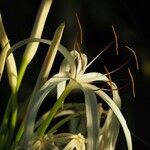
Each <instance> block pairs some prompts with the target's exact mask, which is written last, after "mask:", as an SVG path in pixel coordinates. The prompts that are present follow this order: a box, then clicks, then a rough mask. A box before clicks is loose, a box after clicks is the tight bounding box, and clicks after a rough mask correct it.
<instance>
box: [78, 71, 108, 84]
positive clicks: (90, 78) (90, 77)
mask: <svg viewBox="0 0 150 150" xmlns="http://www.w3.org/2000/svg"><path fill="white" fill-rule="evenodd" d="M77 80H78V82H79V83H80V82H83V83H90V82H94V81H103V82H107V81H109V79H108V78H107V77H106V76H105V75H104V74H101V73H97V72H92V73H85V74H81V75H78V76H77Z"/></svg>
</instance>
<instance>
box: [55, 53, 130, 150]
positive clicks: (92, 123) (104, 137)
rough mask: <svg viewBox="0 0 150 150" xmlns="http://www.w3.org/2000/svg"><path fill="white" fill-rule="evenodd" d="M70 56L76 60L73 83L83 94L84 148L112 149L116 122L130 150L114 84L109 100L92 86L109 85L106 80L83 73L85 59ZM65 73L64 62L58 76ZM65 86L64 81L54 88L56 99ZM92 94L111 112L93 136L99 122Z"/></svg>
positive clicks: (100, 75) (116, 127) (74, 54)
mask: <svg viewBox="0 0 150 150" xmlns="http://www.w3.org/2000/svg"><path fill="white" fill-rule="evenodd" d="M71 55H72V56H73V57H74V59H77V61H76V62H77V63H76V66H77V71H76V76H75V78H74V79H73V80H75V81H76V82H77V83H78V85H79V88H80V89H81V90H82V91H83V92H84V95H85V105H86V116H87V131H88V142H87V145H88V146H87V148H89V149H97V148H98V147H99V146H100V148H102V149H115V144H116V140H117V136H118V133H119V122H120V123H121V125H122V127H123V130H124V133H125V136H126V140H127V145H128V149H129V150H131V149H132V142H131V135H130V131H129V129H128V127H127V125H126V121H125V119H124V117H123V116H122V114H121V112H120V108H121V100H120V97H119V93H118V90H117V86H116V85H115V83H113V82H111V85H110V86H111V88H112V95H113V98H112V99H111V98H110V97H109V96H108V95H107V94H106V93H105V92H104V91H103V90H101V89H100V88H99V87H97V86H95V85H94V84H92V83H93V82H96V81H101V82H106V83H108V84H110V81H109V79H108V78H107V77H106V76H105V75H104V74H101V73H97V72H90V73H85V71H86V69H87V68H88V66H89V65H88V64H87V56H86V55H85V54H83V53H81V54H79V53H78V52H77V51H72V52H71ZM89 64H91V63H89ZM68 70H69V65H67V62H66V61H65V60H64V61H63V62H62V65H61V68H60V72H67V73H68ZM65 85H66V81H64V82H62V83H60V84H58V90H57V92H58V97H59V96H60V95H61V92H62V91H63V90H64V88H65ZM95 94H96V95H98V96H99V97H101V98H102V99H103V100H104V101H105V102H106V103H107V104H108V105H109V106H110V108H111V109H110V110H109V113H108V116H107V119H106V122H105V124H104V126H103V128H102V131H100V135H99V134H97V133H98V128H99V122H98V113H97V111H96V109H97V99H96V96H95ZM118 120H119V121H118ZM98 136H100V141H99V142H98V141H97V137H98ZM108 141H109V143H108ZM104 142H107V143H104ZM99 144H100V145H99ZM96 145H97V147H96Z"/></svg>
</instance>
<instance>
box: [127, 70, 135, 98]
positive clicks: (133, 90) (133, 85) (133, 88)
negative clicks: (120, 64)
mask: <svg viewBox="0 0 150 150" xmlns="http://www.w3.org/2000/svg"><path fill="white" fill-rule="evenodd" d="M128 72H129V75H130V78H131V82H132V92H133V96H134V97H135V84H134V79H133V76H132V74H131V71H130V68H128Z"/></svg>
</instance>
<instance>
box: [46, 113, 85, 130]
mask: <svg viewBox="0 0 150 150" xmlns="http://www.w3.org/2000/svg"><path fill="white" fill-rule="evenodd" d="M84 113H85V112H82V114H84ZM82 114H81V113H75V114H72V115H69V116H67V117H65V118H64V119H62V120H61V121H59V122H58V123H57V124H56V125H54V126H53V127H52V128H51V129H50V130H49V131H48V133H53V132H55V131H56V130H57V129H58V128H59V127H61V126H62V125H64V124H65V123H66V122H68V121H70V120H71V119H72V118H76V117H78V116H80V115H82Z"/></svg>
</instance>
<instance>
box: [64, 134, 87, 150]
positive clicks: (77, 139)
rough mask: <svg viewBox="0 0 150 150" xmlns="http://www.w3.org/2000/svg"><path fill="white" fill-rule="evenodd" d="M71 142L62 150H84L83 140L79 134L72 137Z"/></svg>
mask: <svg viewBox="0 0 150 150" xmlns="http://www.w3.org/2000/svg"><path fill="white" fill-rule="evenodd" d="M70 138H72V140H71V141H70V142H69V143H68V144H67V145H66V146H65V147H64V148H63V150H74V149H76V150H85V138H84V137H83V136H82V135H81V134H80V133H79V134H78V135H72V136H71V137H70Z"/></svg>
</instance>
